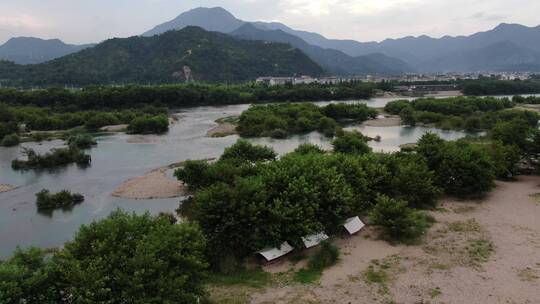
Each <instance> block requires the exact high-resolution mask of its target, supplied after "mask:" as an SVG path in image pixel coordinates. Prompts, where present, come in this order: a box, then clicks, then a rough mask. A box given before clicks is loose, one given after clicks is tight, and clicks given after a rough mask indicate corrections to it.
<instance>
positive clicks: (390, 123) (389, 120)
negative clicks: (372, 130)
mask: <svg viewBox="0 0 540 304" xmlns="http://www.w3.org/2000/svg"><path fill="white" fill-rule="evenodd" d="M362 125H363V126H368V127H396V126H401V118H399V116H398V115H386V116H384V117H382V118H376V119H371V120H366V121H364V122H363V123H362Z"/></svg>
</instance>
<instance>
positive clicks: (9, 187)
mask: <svg viewBox="0 0 540 304" xmlns="http://www.w3.org/2000/svg"><path fill="white" fill-rule="evenodd" d="M14 189H17V187H15V186H13V185H8V184H0V193H2V192H8V191H11V190H14Z"/></svg>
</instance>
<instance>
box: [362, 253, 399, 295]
mask: <svg viewBox="0 0 540 304" xmlns="http://www.w3.org/2000/svg"><path fill="white" fill-rule="evenodd" d="M399 263H400V258H399V257H398V256H397V255H392V256H389V257H387V258H385V259H383V260H382V261H379V260H372V261H371V264H370V265H369V266H368V268H367V269H366V270H365V271H364V272H363V276H364V281H365V282H366V283H367V284H368V285H377V287H378V289H377V292H378V293H379V294H381V295H389V294H390V289H389V287H388V284H389V283H390V282H391V281H393V280H394V278H395V274H396V273H397V272H398V271H399V269H398V267H399Z"/></svg>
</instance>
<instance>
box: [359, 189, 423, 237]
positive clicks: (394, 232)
mask: <svg viewBox="0 0 540 304" xmlns="http://www.w3.org/2000/svg"><path fill="white" fill-rule="evenodd" d="M370 219H371V222H372V223H373V224H374V225H377V226H381V227H382V228H383V229H384V231H385V233H386V234H388V236H389V237H390V238H392V239H393V240H396V241H412V240H415V239H417V238H419V237H420V236H422V235H423V234H424V233H425V232H426V230H427V228H428V227H429V222H428V220H427V219H426V217H425V216H423V215H422V214H420V213H418V212H416V211H414V209H411V208H409V207H407V203H406V202H404V201H398V200H394V199H391V198H389V197H387V196H384V195H383V196H379V197H378V198H377V201H376V203H375V207H374V208H373V210H372V211H371V212H370Z"/></svg>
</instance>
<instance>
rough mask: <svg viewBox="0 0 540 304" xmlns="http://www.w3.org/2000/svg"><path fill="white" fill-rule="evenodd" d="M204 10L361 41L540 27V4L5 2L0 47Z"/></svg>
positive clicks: (143, 25)
mask: <svg viewBox="0 0 540 304" xmlns="http://www.w3.org/2000/svg"><path fill="white" fill-rule="evenodd" d="M199 6H206V7H212V6H222V7H223V8H225V9H227V10H229V11H230V12H231V13H233V14H234V15H235V16H236V17H238V18H240V19H243V20H247V21H256V20H263V21H280V22H283V23H285V24H287V25H289V26H291V27H293V28H295V29H302V30H308V31H313V32H318V33H321V34H323V35H325V36H327V37H329V38H347V39H355V40H359V41H373V40H376V41H380V40H383V39H385V38H399V37H404V36H409V35H413V36H418V35H422V34H427V35H429V36H434V37H440V36H443V35H463V34H471V33H474V32H478V31H485V30H488V29H491V28H493V27H495V26H496V25H498V24H499V23H501V22H506V23H521V24H524V25H528V26H537V25H539V24H540V17H539V14H538V13H539V12H540V1H539V0H452V1H449V0H326V1H324V0H214V1H200V0H197V1H195V0H0V43H3V42H4V41H6V40H7V39H9V38H10V37H14V36H35V37H41V38H60V39H62V40H64V41H66V42H69V43H87V42H99V41H102V40H104V39H107V38H111V37H127V36H133V35H138V34H141V33H143V32H145V31H147V30H149V29H151V28H153V27H154V26H155V25H157V24H160V23H163V22H165V21H168V20H170V19H172V18H174V17H176V16H177V15H179V14H180V13H182V12H184V11H186V10H189V9H192V8H195V7H199Z"/></svg>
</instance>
